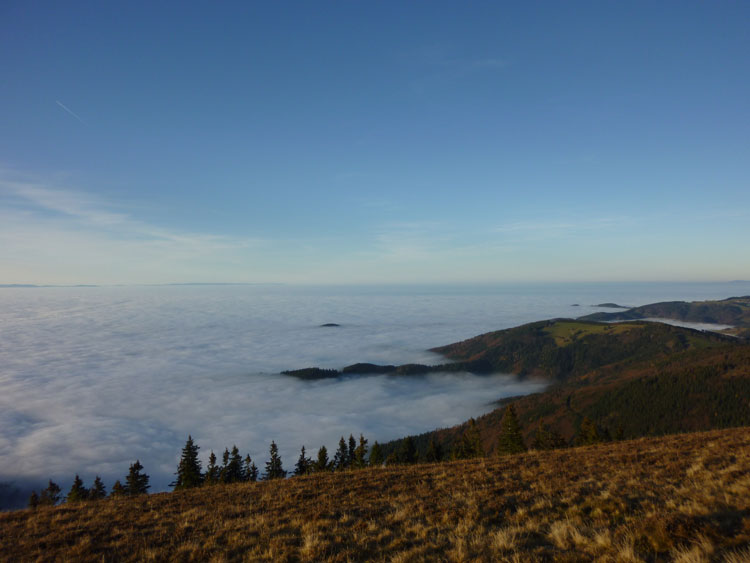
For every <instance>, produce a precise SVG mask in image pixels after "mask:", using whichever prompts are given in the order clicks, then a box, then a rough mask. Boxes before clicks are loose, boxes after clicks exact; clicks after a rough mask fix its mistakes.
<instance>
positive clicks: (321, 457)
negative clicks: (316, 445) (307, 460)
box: [315, 446, 331, 471]
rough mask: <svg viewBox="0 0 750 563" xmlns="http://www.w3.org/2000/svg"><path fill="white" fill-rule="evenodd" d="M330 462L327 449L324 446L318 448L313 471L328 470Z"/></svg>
mask: <svg viewBox="0 0 750 563" xmlns="http://www.w3.org/2000/svg"><path fill="white" fill-rule="evenodd" d="M330 465H331V462H330V461H329V460H328V449H327V448H326V447H325V446H320V449H319V450H318V459H317V460H315V471H327V470H328V469H329V468H330Z"/></svg>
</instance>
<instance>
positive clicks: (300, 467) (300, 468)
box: [294, 446, 312, 476]
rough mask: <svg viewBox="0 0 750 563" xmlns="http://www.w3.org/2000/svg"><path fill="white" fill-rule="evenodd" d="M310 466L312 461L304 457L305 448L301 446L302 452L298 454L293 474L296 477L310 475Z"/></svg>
mask: <svg viewBox="0 0 750 563" xmlns="http://www.w3.org/2000/svg"><path fill="white" fill-rule="evenodd" d="M311 465H312V460H311V459H310V458H309V457H307V456H306V455H305V446H302V450H301V451H300V453H299V457H298V458H297V464H296V465H295V466H294V474H295V475H296V476H299V475H307V474H308V473H310V466H311Z"/></svg>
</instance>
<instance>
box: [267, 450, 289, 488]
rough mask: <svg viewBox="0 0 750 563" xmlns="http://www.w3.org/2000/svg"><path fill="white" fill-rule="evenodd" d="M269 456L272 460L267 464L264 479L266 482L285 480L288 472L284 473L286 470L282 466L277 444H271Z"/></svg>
mask: <svg viewBox="0 0 750 563" xmlns="http://www.w3.org/2000/svg"><path fill="white" fill-rule="evenodd" d="M269 454H270V455H271V459H269V460H268V461H267V462H266V472H265V473H264V474H263V478H264V479H265V480H266V481H270V480H271V479H283V478H284V477H286V471H284V468H283V467H282V465H281V457H279V447H278V446H277V445H276V442H273V441H272V442H271V447H270V448H269Z"/></svg>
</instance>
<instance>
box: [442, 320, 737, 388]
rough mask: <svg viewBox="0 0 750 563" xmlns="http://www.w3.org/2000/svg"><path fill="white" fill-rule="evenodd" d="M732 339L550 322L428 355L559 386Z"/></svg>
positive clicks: (644, 326)
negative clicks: (608, 368) (605, 368)
mask: <svg viewBox="0 0 750 563" xmlns="http://www.w3.org/2000/svg"><path fill="white" fill-rule="evenodd" d="M731 340H732V339H730V338H729V337H726V336H723V335H719V334H713V333H709V332H700V331H695V330H691V329H685V328H681V327H675V326H670V325H665V324H659V323H648V322H629V323H617V324H605V323H598V322H590V321H582V320H572V319H554V320H549V321H540V322H536V323H530V324H525V325H522V326H519V327H515V328H510V329H506V330H499V331H495V332H488V333H486V334H481V335H479V336H475V337H473V338H469V339H468V340H464V341H462V342H457V343H455V344H449V345H447V346H440V347H437V348H433V349H432V351H433V352H436V353H438V354H442V355H444V356H446V357H447V358H450V359H451V360H454V361H457V362H484V363H487V364H489V365H490V366H492V368H493V370H495V371H500V372H506V373H515V374H518V375H521V376H540V377H548V378H551V379H554V380H558V381H561V380H565V379H567V378H568V377H571V376H575V375H581V374H584V373H587V372H589V371H591V370H593V369H596V368H599V367H602V366H605V365H608V364H611V363H614V362H637V361H639V360H649V361H653V360H655V359H658V358H661V357H665V356H667V355H670V354H673V353H675V352H679V351H683V350H687V349H690V348H705V347H709V346H716V345H719V344H725V343H729V342H731Z"/></svg>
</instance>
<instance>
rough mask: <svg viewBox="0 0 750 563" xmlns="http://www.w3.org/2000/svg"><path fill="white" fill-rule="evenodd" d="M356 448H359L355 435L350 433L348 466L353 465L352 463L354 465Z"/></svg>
mask: <svg viewBox="0 0 750 563" xmlns="http://www.w3.org/2000/svg"><path fill="white" fill-rule="evenodd" d="M356 450H357V442H356V440H355V439H354V436H353V435H351V434H349V449H348V451H347V456H346V466H347V467H351V466H352V465H354V456H355V453H354V452H355V451H356Z"/></svg>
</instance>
